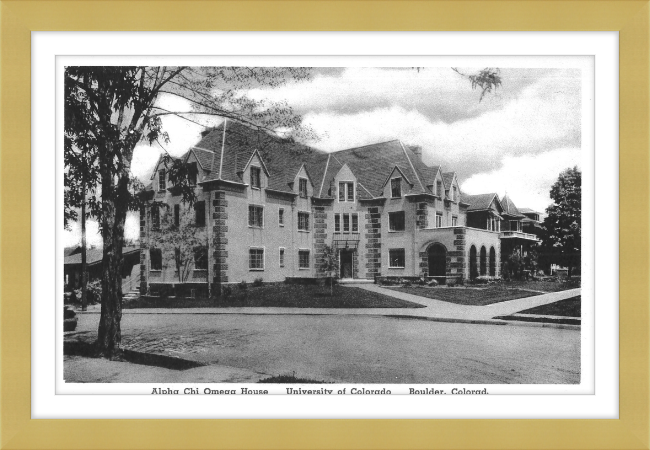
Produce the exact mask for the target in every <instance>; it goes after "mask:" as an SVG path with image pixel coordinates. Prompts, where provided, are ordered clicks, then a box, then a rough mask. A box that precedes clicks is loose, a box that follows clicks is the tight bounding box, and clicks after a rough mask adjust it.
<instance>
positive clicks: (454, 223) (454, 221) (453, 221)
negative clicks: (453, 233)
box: [451, 216, 458, 227]
mask: <svg viewBox="0 0 650 450" xmlns="http://www.w3.org/2000/svg"><path fill="white" fill-rule="evenodd" d="M451 226H452V227H456V226H458V217H456V216H451Z"/></svg>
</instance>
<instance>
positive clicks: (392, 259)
mask: <svg viewBox="0 0 650 450" xmlns="http://www.w3.org/2000/svg"><path fill="white" fill-rule="evenodd" d="M405 262H406V257H405V254H404V249H403V248H392V249H390V250H388V267H392V268H397V269H403V268H404V267H405Z"/></svg>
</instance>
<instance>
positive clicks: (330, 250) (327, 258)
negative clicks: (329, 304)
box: [321, 245, 339, 295]
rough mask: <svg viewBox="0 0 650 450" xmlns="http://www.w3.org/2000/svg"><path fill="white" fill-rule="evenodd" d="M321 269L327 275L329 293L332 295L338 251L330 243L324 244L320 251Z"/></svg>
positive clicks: (337, 266) (336, 272)
mask: <svg viewBox="0 0 650 450" xmlns="http://www.w3.org/2000/svg"><path fill="white" fill-rule="evenodd" d="M321 269H322V270H323V272H325V273H327V274H328V275H329V282H330V295H334V280H335V279H336V278H337V274H338V269H339V253H338V252H337V251H336V249H335V248H334V247H332V246H330V245H325V247H323V250H322V253H321Z"/></svg>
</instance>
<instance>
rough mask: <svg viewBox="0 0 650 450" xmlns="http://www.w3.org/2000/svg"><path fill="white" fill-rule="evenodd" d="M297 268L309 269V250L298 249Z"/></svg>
mask: <svg viewBox="0 0 650 450" xmlns="http://www.w3.org/2000/svg"><path fill="white" fill-rule="evenodd" d="M298 268H300V269H309V250H298Z"/></svg>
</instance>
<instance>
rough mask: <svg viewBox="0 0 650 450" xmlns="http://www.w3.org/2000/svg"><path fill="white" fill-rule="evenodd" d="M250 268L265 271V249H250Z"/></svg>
mask: <svg viewBox="0 0 650 450" xmlns="http://www.w3.org/2000/svg"><path fill="white" fill-rule="evenodd" d="M248 268H249V269H250V270H264V249H263V248H250V249H248Z"/></svg>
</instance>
